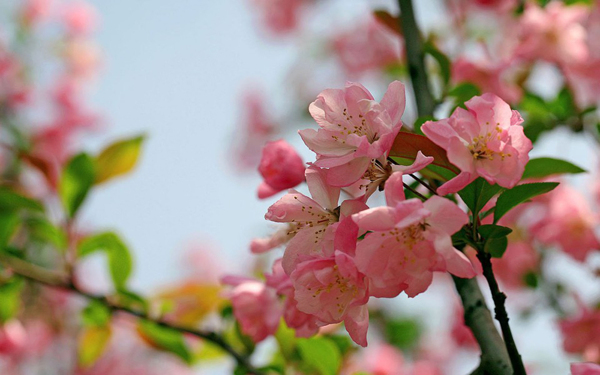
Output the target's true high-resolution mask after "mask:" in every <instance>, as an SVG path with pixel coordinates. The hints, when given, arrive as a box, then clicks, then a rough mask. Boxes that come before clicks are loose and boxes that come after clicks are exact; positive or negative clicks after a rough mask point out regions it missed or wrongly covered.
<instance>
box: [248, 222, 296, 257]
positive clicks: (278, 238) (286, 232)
mask: <svg viewBox="0 0 600 375" xmlns="http://www.w3.org/2000/svg"><path fill="white" fill-rule="evenodd" d="M295 229H296V225H295V224H288V225H285V226H283V227H281V228H279V229H278V230H276V231H275V232H273V234H272V235H270V236H268V237H264V238H254V239H253V240H252V241H251V242H250V251H251V252H252V253H253V254H261V253H266V252H267V251H269V250H272V249H274V248H276V247H278V246H281V245H283V244H285V243H287V242H288V241H289V240H290V239H292V238H293V237H294V234H295Z"/></svg>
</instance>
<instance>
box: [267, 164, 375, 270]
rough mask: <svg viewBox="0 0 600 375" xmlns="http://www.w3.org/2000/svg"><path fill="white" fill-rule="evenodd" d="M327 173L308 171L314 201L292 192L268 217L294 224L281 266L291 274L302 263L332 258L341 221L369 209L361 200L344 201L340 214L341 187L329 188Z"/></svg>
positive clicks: (315, 169)
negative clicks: (336, 232)
mask: <svg viewBox="0 0 600 375" xmlns="http://www.w3.org/2000/svg"><path fill="white" fill-rule="evenodd" d="M326 173H327V172H326V171H324V170H322V169H319V168H317V167H314V166H311V167H310V168H307V169H306V182H307V185H308V189H309V191H310V193H311V195H312V197H313V198H309V197H307V196H305V195H304V194H301V193H299V192H297V191H295V190H290V192H289V193H288V194H286V195H285V196H283V197H282V198H281V199H280V200H278V201H277V202H275V203H274V204H273V205H272V206H271V207H269V210H268V212H267V213H266V215H265V219H267V220H271V221H275V222H279V223H290V224H291V228H290V231H289V232H288V233H289V234H290V235H293V238H292V239H291V240H290V242H289V244H288V246H287V248H286V250H285V253H284V255H283V263H282V264H283V269H284V270H285V272H286V273H287V274H288V275H290V274H291V273H292V271H293V270H294V268H295V267H296V265H297V264H298V263H299V262H301V261H303V260H307V259H310V258H314V257H329V256H332V255H333V250H334V249H333V240H334V235H335V230H336V229H337V223H338V221H339V220H340V219H342V220H343V219H344V218H346V217H348V216H350V215H351V214H353V213H355V212H358V211H360V210H362V209H364V208H366V206H365V204H364V203H361V202H359V201H345V202H343V203H342V205H341V206H340V209H339V211H337V210H336V209H337V207H338V199H339V196H340V188H337V187H331V186H329V185H327V183H326V182H325V181H326V179H327V178H326Z"/></svg>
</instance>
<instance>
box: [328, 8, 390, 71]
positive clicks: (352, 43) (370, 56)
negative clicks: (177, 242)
mask: <svg viewBox="0 0 600 375" xmlns="http://www.w3.org/2000/svg"><path fill="white" fill-rule="evenodd" d="M400 41H401V38H400V36H399V35H397V34H395V33H394V32H392V31H391V30H389V29H388V28H387V26H385V25H383V24H382V23H381V22H379V21H377V20H376V19H375V18H374V17H369V20H368V21H367V22H365V23H362V24H360V25H358V26H356V27H354V28H353V29H351V30H347V31H344V32H342V33H340V34H338V35H336V36H335V37H334V39H333V45H332V47H333V51H334V52H335V54H336V55H337V58H338V59H339V61H340V63H341V64H342V67H343V68H344V70H345V71H346V73H347V74H349V75H351V76H358V75H360V74H362V73H365V72H368V71H371V70H381V69H383V68H385V67H387V66H390V65H392V64H397V63H399V62H400Z"/></svg>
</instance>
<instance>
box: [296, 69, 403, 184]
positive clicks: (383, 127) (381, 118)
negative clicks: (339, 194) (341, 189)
mask: <svg viewBox="0 0 600 375" xmlns="http://www.w3.org/2000/svg"><path fill="white" fill-rule="evenodd" d="M404 95H405V90H404V85H403V84H402V83H401V82H399V81H394V82H392V83H391V84H390V85H389V87H388V89H387V91H386V93H385V95H384V96H383V99H382V100H381V103H377V102H376V101H375V100H374V99H373V96H371V93H369V91H367V89H365V88H364V87H363V86H362V85H360V84H357V83H351V82H348V83H347V84H346V88H345V89H343V90H338V89H327V90H324V91H323V92H321V94H319V96H318V97H317V100H315V101H314V102H313V103H311V104H310V106H309V111H310V114H311V115H312V117H313V118H314V119H315V121H316V122H317V124H319V127H320V129H319V130H318V131H317V130H314V129H304V130H300V131H299V133H300V136H301V137H302V140H303V141H304V143H305V144H306V145H307V146H308V148H310V149H311V150H312V151H314V152H315V153H316V154H317V161H316V162H315V163H314V165H316V166H318V167H321V168H329V173H328V175H327V182H328V183H329V184H331V185H333V186H349V185H351V184H352V183H354V182H356V181H358V180H359V179H360V178H361V177H362V176H363V175H364V173H365V172H366V171H367V169H368V168H369V165H370V164H371V162H372V161H373V160H374V159H379V160H380V161H381V162H382V163H385V159H386V158H387V155H388V153H389V151H390V149H391V147H392V144H393V142H394V139H395V138H396V135H397V134H398V132H399V131H400V127H401V126H402V121H401V117H402V114H403V113H404V106H405V96H404Z"/></svg>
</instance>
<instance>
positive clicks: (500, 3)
mask: <svg viewBox="0 0 600 375" xmlns="http://www.w3.org/2000/svg"><path fill="white" fill-rule="evenodd" d="M473 3H475V5H477V6H479V7H481V8H484V9H492V10H495V11H497V12H507V11H510V10H512V9H514V8H515V7H516V6H517V4H518V0H474V1H473Z"/></svg>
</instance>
